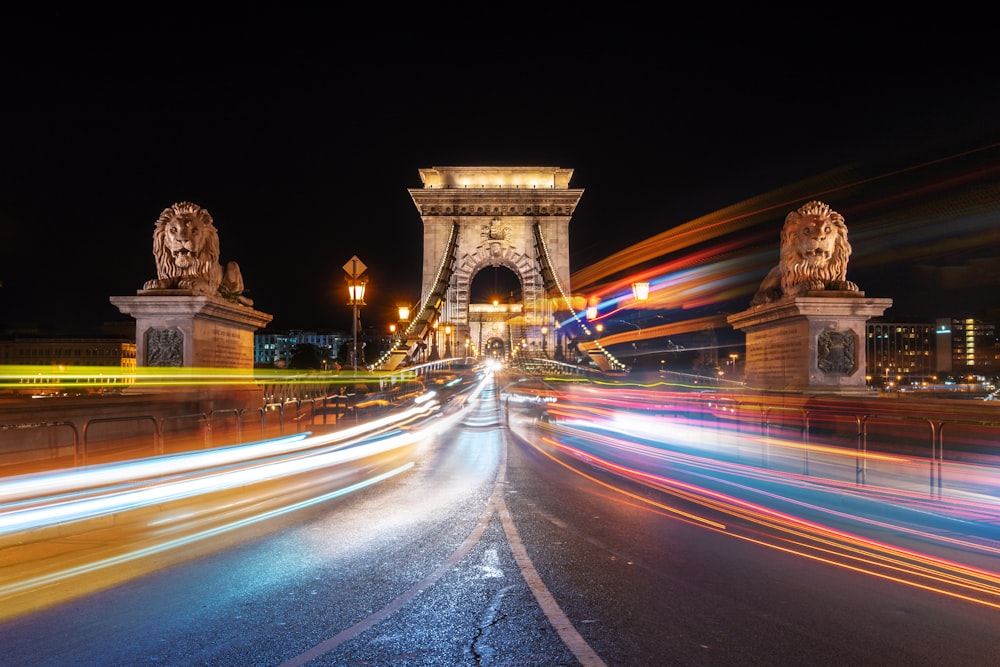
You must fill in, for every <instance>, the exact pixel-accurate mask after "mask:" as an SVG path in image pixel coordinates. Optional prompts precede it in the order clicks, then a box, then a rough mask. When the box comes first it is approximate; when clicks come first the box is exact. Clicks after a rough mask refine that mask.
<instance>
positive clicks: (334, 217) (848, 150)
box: [0, 11, 1000, 332]
mask: <svg viewBox="0 0 1000 667" xmlns="http://www.w3.org/2000/svg"><path fill="white" fill-rule="evenodd" d="M78 18H79V17H74V16H70V15H66V14H59V13H58V12H55V13H54V15H53V16H50V17H47V18H43V19H39V18H35V19H33V20H30V21H24V22H22V23H19V24H18V29H17V30H13V31H12V32H11V34H9V35H8V36H7V37H8V38H7V39H6V40H5V41H3V43H2V44H0V72H2V74H3V82H4V85H3V94H2V95H3V102H2V105H0V123H2V128H3V139H2V144H0V281H2V287H0V329H3V330H12V329H13V330H16V329H21V328H25V327H27V328H30V327H33V326H37V327H41V328H42V329H44V330H59V331H69V332H72V331H79V332H86V331H90V330H93V329H96V327H97V326H98V325H99V324H100V323H102V322H104V321H109V320H121V319H125V320H128V319H129V318H128V317H124V316H122V315H121V314H120V313H119V312H118V310H117V308H115V307H114V306H112V305H111V304H110V302H109V300H108V299H109V297H110V296H113V295H132V294H135V291H136V290H137V289H140V288H141V287H142V284H143V282H145V281H146V280H147V279H150V278H154V277H155V273H156V271H155V264H154V261H153V257H152V252H151V243H152V240H151V239H152V230H153V223H154V222H155V220H156V218H157V217H158V216H159V214H160V212H161V211H162V210H163V209H164V208H165V207H167V206H170V205H171V204H173V203H174V202H179V201H185V200H186V201H191V202H194V203H197V204H199V205H201V206H202V207H204V208H206V209H208V211H209V212H210V213H211V214H212V216H213V218H214V219H215V224H216V226H217V228H218V230H219V234H220V240H221V251H222V260H223V262H226V261H229V260H235V261H237V262H238V263H239V264H240V266H241V268H242V273H243V276H244V279H245V282H246V287H247V289H248V293H247V295H248V296H249V297H251V298H252V299H254V301H255V307H256V308H258V309H259V310H262V311H264V312H267V313H270V314H272V315H273V316H274V319H273V321H272V323H271V324H270V325H268V330H276V331H282V330H287V329H348V328H349V326H350V309H349V308H348V307H347V306H346V305H345V304H346V289H345V285H344V280H343V275H344V273H343V270H342V269H341V267H342V265H343V264H344V263H345V262H346V261H347V260H348V259H350V258H351V256H352V255H358V256H359V257H361V259H362V260H363V261H364V262H365V263H366V264H367V265H368V267H369V273H370V279H371V284H370V294H369V296H370V298H369V299H368V303H369V307H368V308H367V309H366V310H365V314H364V318H365V319H367V320H369V321H378V320H382V319H384V321H385V322H388V321H389V320H390V319H391V317H392V315H391V313H392V312H393V306H394V305H395V304H396V303H400V302H415V301H416V300H417V299H418V297H419V296H420V295H419V289H420V276H421V266H422V256H421V253H422V236H421V234H422V226H421V221H420V218H419V216H418V214H417V211H416V208H415V207H414V205H413V202H412V200H411V199H410V196H409V193H408V192H407V189H408V188H416V187H421V182H420V178H419V174H418V170H419V169H421V168H424V167H433V166H478V165H497V166H554V167H563V168H568V169H573V170H574V175H573V178H572V180H571V182H570V187H573V188H582V189H584V190H585V192H584V195H583V197H582V199H581V201H580V205H579V207H578V208H577V211H576V213H575V214H574V217H573V220H572V222H571V225H570V231H571V252H570V260H571V267H572V270H573V271H574V272H576V271H579V270H580V269H582V268H584V267H586V266H587V265H589V264H591V263H593V262H596V261H598V260H600V259H602V258H604V257H606V256H608V255H610V254H612V253H613V252H615V251H618V250H621V249H623V248H625V247H627V246H629V245H630V244H633V243H636V242H638V241H641V240H643V239H645V238H647V237H650V236H652V235H654V234H659V233H661V232H663V231H665V230H668V229H671V228H673V227H676V226H679V225H682V224H683V223H686V222H689V221H691V220H694V219H697V218H699V217H701V216H706V215H708V214H711V213H713V212H716V211H720V210H723V209H726V208H727V207H732V206H735V205H743V206H745V207H747V210H755V211H758V213H757V223H758V224H756V226H755V227H753V229H751V230H746V229H744V230H741V232H740V234H743V235H744V239H745V247H744V248H743V249H742V251H745V252H748V253H749V252H757V253H762V254H763V255H764V256H765V258H766V257H767V255H768V253H771V254H773V258H772V259H773V261H772V260H768V259H765V261H764V262H763V263H762V264H761V266H760V268H759V274H758V275H754V276H752V277H751V279H750V280H749V281H748V285H747V286H746V288H745V289H744V290H743V292H742V293H739V294H737V297H736V301H735V305H734V304H732V303H731V304H724V303H718V304H715V307H717V308H719V309H723V310H725V309H728V310H730V311H733V310H740V309H742V308H744V307H746V305H747V304H748V303H749V298H750V296H751V294H752V291H753V290H754V289H755V288H756V285H757V284H759V281H760V279H762V278H763V276H764V274H765V273H766V272H767V270H768V269H769V268H770V266H769V265H768V264H769V263H770V264H773V263H776V262H777V248H778V233H779V231H780V228H781V224H782V222H783V220H784V216H785V215H786V214H787V213H788V212H789V211H790V210H792V209H794V208H797V207H798V206H799V205H801V204H803V203H805V202H806V201H807V200H808V199H810V198H817V199H820V200H822V201H825V202H826V203H828V204H829V205H830V206H831V207H832V208H834V209H835V210H837V211H839V212H840V213H842V214H843V215H844V216H845V218H846V220H847V225H848V229H849V230H850V234H851V241H852V244H853V249H854V255H853V257H852V263H851V265H850V268H849V271H848V277H849V278H851V279H852V280H854V281H855V282H858V283H859V284H860V285H861V286H862V288H863V289H864V290H865V291H866V292H867V293H868V294H869V295H870V296H878V297H883V296H887V297H891V298H893V299H894V300H895V303H896V306H895V307H894V309H893V311H891V312H895V313H897V314H900V315H908V314H913V315H920V316H930V317H934V316H938V315H952V314H964V313H952V312H950V309H956V308H959V307H960V308H964V309H972V308H977V309H990V308H993V309H996V308H1000V299H998V297H997V294H998V293H1000V290H998V288H1000V278H998V273H1000V272H997V271H996V270H995V268H993V267H996V266H997V264H996V263H995V262H993V263H991V260H992V259H995V258H998V257H1000V236H998V233H997V229H1000V188H998V182H1000V171H998V165H1000V78H998V76H997V72H998V71H1000V68H998V66H1000V57H998V52H1000V50H998V49H996V47H995V43H996V42H995V39H983V38H980V37H979V36H977V35H975V34H974V32H975V31H976V30H977V29H978V28H977V27H976V26H973V27H972V28H968V27H967V26H966V27H965V28H963V33H962V39H959V37H958V36H956V35H957V33H955V32H953V31H949V30H948V29H947V28H946V27H945V26H943V25H938V26H936V27H935V28H933V29H930V28H928V29H925V30H924V31H922V32H921V31H915V30H916V29H915V28H914V27H913V26H908V27H907V28H906V30H905V31H904V30H902V29H901V28H900V26H898V25H896V26H894V28H895V29H894V30H892V31H889V30H887V28H888V27H889V26H888V25H885V26H874V25H870V24H869V25H866V26H865V27H864V28H862V29H858V30H856V31H854V32H850V33H849V34H848V33H845V30H850V29H851V27H850V26H849V25H848V24H846V22H845V23H843V24H840V25H837V26H830V27H829V28H828V29H827V28H824V27H822V22H821V24H820V25H811V24H803V25H802V26H801V27H797V28H794V29H772V30H769V31H767V32H759V31H749V32H746V31H743V30H740V29H734V28H730V29H729V30H728V31H726V30H721V29H715V28H713V29H711V30H709V29H706V30H704V31H701V34H694V33H691V32H685V31H682V30H680V29H679V28H677V27H674V28H670V29H666V31H665V32H664V33H662V34H658V35H657V37H656V38H655V39H651V38H638V37H636V38H634V39H629V38H627V37H625V36H619V37H607V36H604V37H601V38H598V37H596V36H595V37H593V38H587V37H585V36H579V35H577V36H572V37H566V38H565V39H563V38H560V37H559V32H558V31H559V30H562V29H564V28H562V27H560V28H559V29H556V28H555V27H554V26H550V28H551V30H547V31H546V34H545V35H539V36H538V37H539V40H538V41H532V40H529V39H525V40H524V41H507V40H499V39H496V38H489V37H484V38H482V39H475V38H471V37H470V38H463V39H459V40H457V41H456V40H455V39H452V38H451V37H450V36H449V35H450V33H449V32H448V31H439V30H432V31H430V32H428V33H427V34H426V37H425V38H424V39H414V37H413V36H410V37H408V38H407V39H406V40H405V42H402V41H399V40H398V39H396V38H390V37H389V36H388V33H386V36H384V37H377V38H372V39H369V40H359V39H356V38H344V37H342V36H340V34H339V33H341V32H344V33H347V34H357V33H358V32H359V31H357V30H354V29H353V28H352V27H350V26H347V25H344V24H342V23H340V24H338V25H340V28H341V29H339V30H333V29H332V28H333V26H332V25H331V24H328V23H326V22H322V23H321V22H319V21H318V20H317V19H318V16H310V15H309V14H308V13H306V12H305V11H300V12H297V13H295V14H289V15H285V16H278V17H274V16H267V15H265V14H263V13H260V12H257V13H253V12H249V13H247V14H244V15H240V16H236V17H230V18H229V20H228V21H226V22H224V23H222V22H220V23H215V22H210V21H208V20H193V21H192V20H188V19H187V18H173V19H171V20H161V21H156V22H152V21H148V20H146V21H136V24H135V25H133V26H128V27H124V26H121V25H119V26H117V27H116V28H115V29H107V30H95V29H94V27H93V26H89V27H88V28H87V29H79V28H81V26H79V25H78V24H77V19H78ZM10 26H11V24H10V23H9V22H8V28H10ZM969 30H971V31H972V32H969ZM937 31H940V32H937ZM414 32H415V33H416V32H418V31H414ZM470 32H475V31H474V30H471V31H470ZM487 32H492V31H487ZM904 33H905V34H904ZM616 34H622V35H624V34H625V33H616ZM984 34H985V33H984ZM957 45H960V46H957ZM827 186H829V187H827ZM747 202H753V205H748V204H747ZM962 239H965V241H963V240H962ZM681 252H684V251H681ZM735 252H737V253H738V252H741V250H737V251H735ZM664 259H667V258H664ZM984 267H985V268H984ZM747 290H749V292H747ZM946 310H949V312H945V311H946Z"/></svg>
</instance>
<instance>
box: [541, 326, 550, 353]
mask: <svg viewBox="0 0 1000 667" xmlns="http://www.w3.org/2000/svg"><path fill="white" fill-rule="evenodd" d="M548 338H549V328H548V327H542V356H543V357H547V356H549V345H548Z"/></svg>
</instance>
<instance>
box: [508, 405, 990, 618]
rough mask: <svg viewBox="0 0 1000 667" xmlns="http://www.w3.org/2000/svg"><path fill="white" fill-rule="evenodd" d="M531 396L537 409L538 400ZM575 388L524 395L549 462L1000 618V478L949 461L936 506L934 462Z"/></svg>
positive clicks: (535, 438) (749, 536) (775, 544)
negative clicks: (864, 469)
mask: <svg viewBox="0 0 1000 667" xmlns="http://www.w3.org/2000/svg"><path fill="white" fill-rule="evenodd" d="M532 397H533V398H532ZM676 398H678V403H676V404H674V403H672V396H671V393H670V392H664V391H645V390H622V391H618V390H615V391H610V390H608V389H607V388H605V389H595V388H593V387H588V386H574V387H571V388H569V389H567V390H565V391H562V390H560V391H555V390H549V391H526V392H521V396H520V400H519V401H517V402H516V403H521V404H525V403H527V404H531V402H532V401H535V402H536V403H537V404H538V405H540V406H541V405H543V406H544V408H543V409H541V411H540V412H539V413H538V414H540V418H538V414H531V413H530V412H525V413H524V417H523V418H522V419H514V420H513V422H512V426H513V428H515V429H516V430H517V432H518V434H519V435H520V436H521V437H523V438H524V439H525V440H526V441H527V442H528V443H529V444H531V445H532V446H533V447H534V448H535V449H537V450H538V451H539V452H540V453H542V454H544V455H545V456H547V457H549V458H550V459H552V460H553V461H556V462H558V463H560V464H561V465H563V466H564V467H566V468H567V469H569V470H572V471H574V472H575V473H576V474H578V475H581V476H583V477H585V478H586V479H587V480H589V481H590V483H592V484H594V485H597V486H599V487H601V488H603V489H606V490H613V491H614V492H615V493H617V494H620V495H621V496H622V498H623V499H627V501H628V502H642V503H645V504H647V505H650V506H654V507H656V508H657V509H658V510H660V511H663V512H665V513H669V514H671V515H673V516H675V517H676V518H678V519H680V520H684V521H687V522H690V523H694V524H696V525H699V526H702V527H704V528H706V529H708V530H714V531H719V532H721V533H724V534H726V535H728V536H731V537H733V538H736V539H740V540H745V541H750V542H754V543H757V544H760V545H763V546H766V547H768V548H771V549H778V550H781V551H783V552H786V553H791V554H795V555H797V556H800V557H802V558H807V559H810V560H813V561H818V562H822V563H826V564H828V565H830V566H834V567H839V568H845V569H849V570H853V571H855V572H860V573H864V574H867V575H870V576H873V577H879V578H881V579H886V580H891V581H895V582H897V583H900V584H904V585H907V586H912V587H916V588H920V589H923V590H926V591H930V592H934V593H937V594H941V595H945V596H949V597H952V598H958V599H962V600H965V601H968V602H971V603H975V604H978V605H983V606H986V607H992V608H1000V560H998V556H1000V499H998V498H997V496H996V495H995V489H996V486H995V479H996V469H995V468H993V467H991V466H985V465H972V464H966V463H962V462H951V461H949V462H945V463H939V464H938V465H944V466H946V467H947V468H948V471H947V474H946V477H947V479H948V485H947V486H946V487H945V490H944V492H943V493H941V494H930V493H929V492H928V484H927V470H928V461H927V460H926V459H922V458H921V457H915V456H910V455H899V454H893V453H891V452H874V451H871V452H865V456H866V461H865V463H866V465H867V466H868V475H867V477H866V483H865V484H859V483H857V481H856V474H855V473H856V468H857V456H858V454H857V452H856V451H854V450H851V449H845V448H843V447H838V446H834V445H831V444H829V443H824V442H811V443H809V442H807V443H803V442H802V441H800V440H796V439H794V438H786V437H780V436H779V437H765V436H761V435H755V434H753V433H750V432H747V431H746V430H745V426H744V427H742V428H741V426H740V425H739V424H738V423H737V422H736V421H735V420H720V419H718V416H719V414H718V411H719V410H726V409H727V408H725V407H721V408H720V406H719V404H718V403H711V402H703V403H702V404H701V405H700V406H699V407H693V405H692V403H691V401H690V400H689V399H690V394H687V395H685V396H677V397H676Z"/></svg>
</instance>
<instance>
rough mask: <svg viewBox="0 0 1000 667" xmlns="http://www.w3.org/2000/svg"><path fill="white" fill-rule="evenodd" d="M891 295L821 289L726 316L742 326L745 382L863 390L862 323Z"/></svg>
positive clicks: (777, 387)
mask: <svg viewBox="0 0 1000 667" xmlns="http://www.w3.org/2000/svg"><path fill="white" fill-rule="evenodd" d="M890 306H892V299H874V298H866V297H865V295H864V292H845V291H821V292H809V293H808V294H807V295H806V296H799V297H793V298H786V299H781V300H779V301H775V302H773V303H768V304H764V305H760V306H752V307H751V308H750V309H748V310H745V311H743V312H741V313H736V314H735V315H730V316H729V317H728V318H727V321H728V322H729V324H730V325H732V327H733V328H734V329H737V330H740V331H744V332H746V383H747V386H748V387H750V388H752V389H762V390H766V391H794V392H802V393H813V394H830V393H832V394H863V393H867V392H868V389H867V387H866V385H865V363H866V360H865V342H866V337H865V323H866V322H867V321H868V320H869V319H870V318H872V317H879V316H881V315H882V313H884V312H885V310H886V309H887V308H889V307H890Z"/></svg>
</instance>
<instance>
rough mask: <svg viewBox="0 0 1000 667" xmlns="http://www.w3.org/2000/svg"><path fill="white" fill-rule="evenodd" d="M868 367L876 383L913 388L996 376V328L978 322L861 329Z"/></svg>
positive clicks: (879, 324) (873, 324) (999, 367)
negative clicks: (926, 384) (864, 337)
mask: <svg viewBox="0 0 1000 667" xmlns="http://www.w3.org/2000/svg"><path fill="white" fill-rule="evenodd" d="M866 337H867V340H866V348H865V354H866V357H867V363H868V368H867V369H866V375H867V376H868V377H869V378H870V379H869V382H870V383H871V384H875V385H883V386H884V385H903V386H906V385H917V384H921V383H930V384H935V383H939V382H940V383H944V382H946V381H947V380H948V379H949V378H951V379H952V380H954V381H962V380H963V379H968V377H969V376H983V377H995V376H997V375H1000V341H998V340H997V335H996V324H995V323H993V322H986V321H983V320H980V319H977V318H971V317H970V318H962V317H954V318H938V319H937V320H935V322H934V323H930V322H884V321H880V319H873V320H871V321H869V322H868V324H867V326H866Z"/></svg>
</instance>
